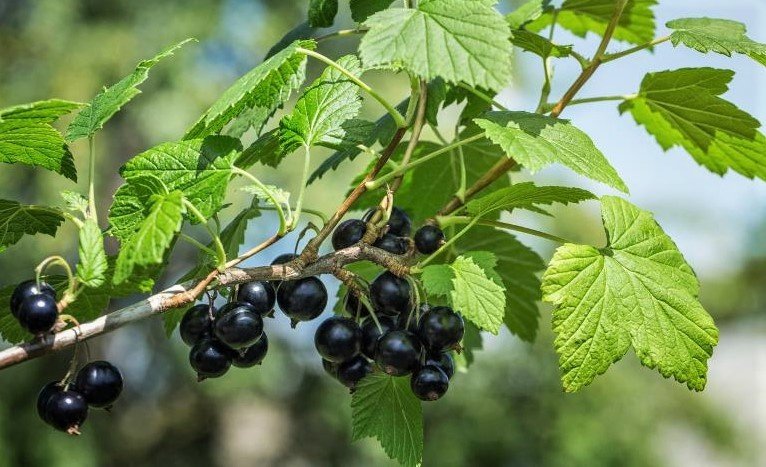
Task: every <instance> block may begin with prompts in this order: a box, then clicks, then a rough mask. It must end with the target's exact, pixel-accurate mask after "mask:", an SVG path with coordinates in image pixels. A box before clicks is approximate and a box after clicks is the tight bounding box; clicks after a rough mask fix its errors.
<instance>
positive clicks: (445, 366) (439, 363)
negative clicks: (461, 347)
mask: <svg viewBox="0 0 766 467" xmlns="http://www.w3.org/2000/svg"><path fill="white" fill-rule="evenodd" d="M426 365H432V366H435V367H437V368H438V369H440V370H442V371H443V372H444V374H445V375H447V378H449V379H452V377H453V376H454V375H455V360H454V359H453V358H452V355H450V353H449V352H437V353H429V354H428V356H427V357H426Z"/></svg>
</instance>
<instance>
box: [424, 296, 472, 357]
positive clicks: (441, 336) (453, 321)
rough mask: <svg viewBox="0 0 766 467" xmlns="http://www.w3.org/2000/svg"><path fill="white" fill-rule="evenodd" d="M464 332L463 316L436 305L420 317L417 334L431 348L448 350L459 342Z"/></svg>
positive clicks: (450, 309)
mask: <svg viewBox="0 0 766 467" xmlns="http://www.w3.org/2000/svg"><path fill="white" fill-rule="evenodd" d="M464 332H465V325H464V323H463V318H462V317H460V315H459V314H457V313H455V312H454V311H452V308H449V307H446V306H437V307H434V308H432V309H431V311H429V312H428V313H425V314H423V316H421V317H420V323H419V325H418V336H419V337H420V339H421V340H422V341H423V343H424V344H425V345H426V346H428V347H429V348H430V349H431V350H435V351H443V350H448V349H451V348H453V347H455V346H456V345H458V344H459V343H460V339H462V338H463V333H464Z"/></svg>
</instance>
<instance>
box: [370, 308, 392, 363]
mask: <svg viewBox="0 0 766 467" xmlns="http://www.w3.org/2000/svg"><path fill="white" fill-rule="evenodd" d="M378 322H379V323H380V328H378V325H377V324H375V321H374V320H372V319H368V320H367V321H365V322H364V324H363V325H362V354H364V356H365V357H367V358H369V359H371V360H373V359H375V349H376V348H377V346H378V339H380V336H382V335H383V334H386V333H387V332H389V331H393V330H394V329H396V322H395V321H394V319H393V318H389V317H388V316H380V317H379V318H378Z"/></svg>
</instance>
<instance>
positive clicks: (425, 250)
mask: <svg viewBox="0 0 766 467" xmlns="http://www.w3.org/2000/svg"><path fill="white" fill-rule="evenodd" d="M442 245H444V232H442V230H441V229H440V228H439V227H436V226H434V225H424V226H423V227H421V228H420V229H418V231H417V232H415V248H417V249H418V251H419V252H421V253H422V254H424V255H430V254H431V253H434V252H436V251H437V250H438V249H439V248H441V246H442Z"/></svg>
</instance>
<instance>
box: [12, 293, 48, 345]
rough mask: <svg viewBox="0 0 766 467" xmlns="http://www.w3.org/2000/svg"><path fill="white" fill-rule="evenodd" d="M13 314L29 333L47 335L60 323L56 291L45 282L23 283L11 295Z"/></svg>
mask: <svg viewBox="0 0 766 467" xmlns="http://www.w3.org/2000/svg"><path fill="white" fill-rule="evenodd" d="M11 313H12V314H13V316H14V318H16V319H17V320H18V321H19V324H21V327H23V328H24V329H26V330H27V331H29V332H31V333H32V334H34V335H36V336H39V335H42V334H45V333H47V332H49V331H50V330H51V329H52V328H53V326H54V325H55V324H56V321H58V316H59V312H58V307H57V306H56V291H55V290H54V289H53V287H51V286H50V285H48V284H46V283H45V282H40V283H39V284H38V282H37V281H36V280H29V281H25V282H22V283H21V284H19V285H17V286H16V288H15V289H14V290H13V294H12V295H11Z"/></svg>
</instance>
